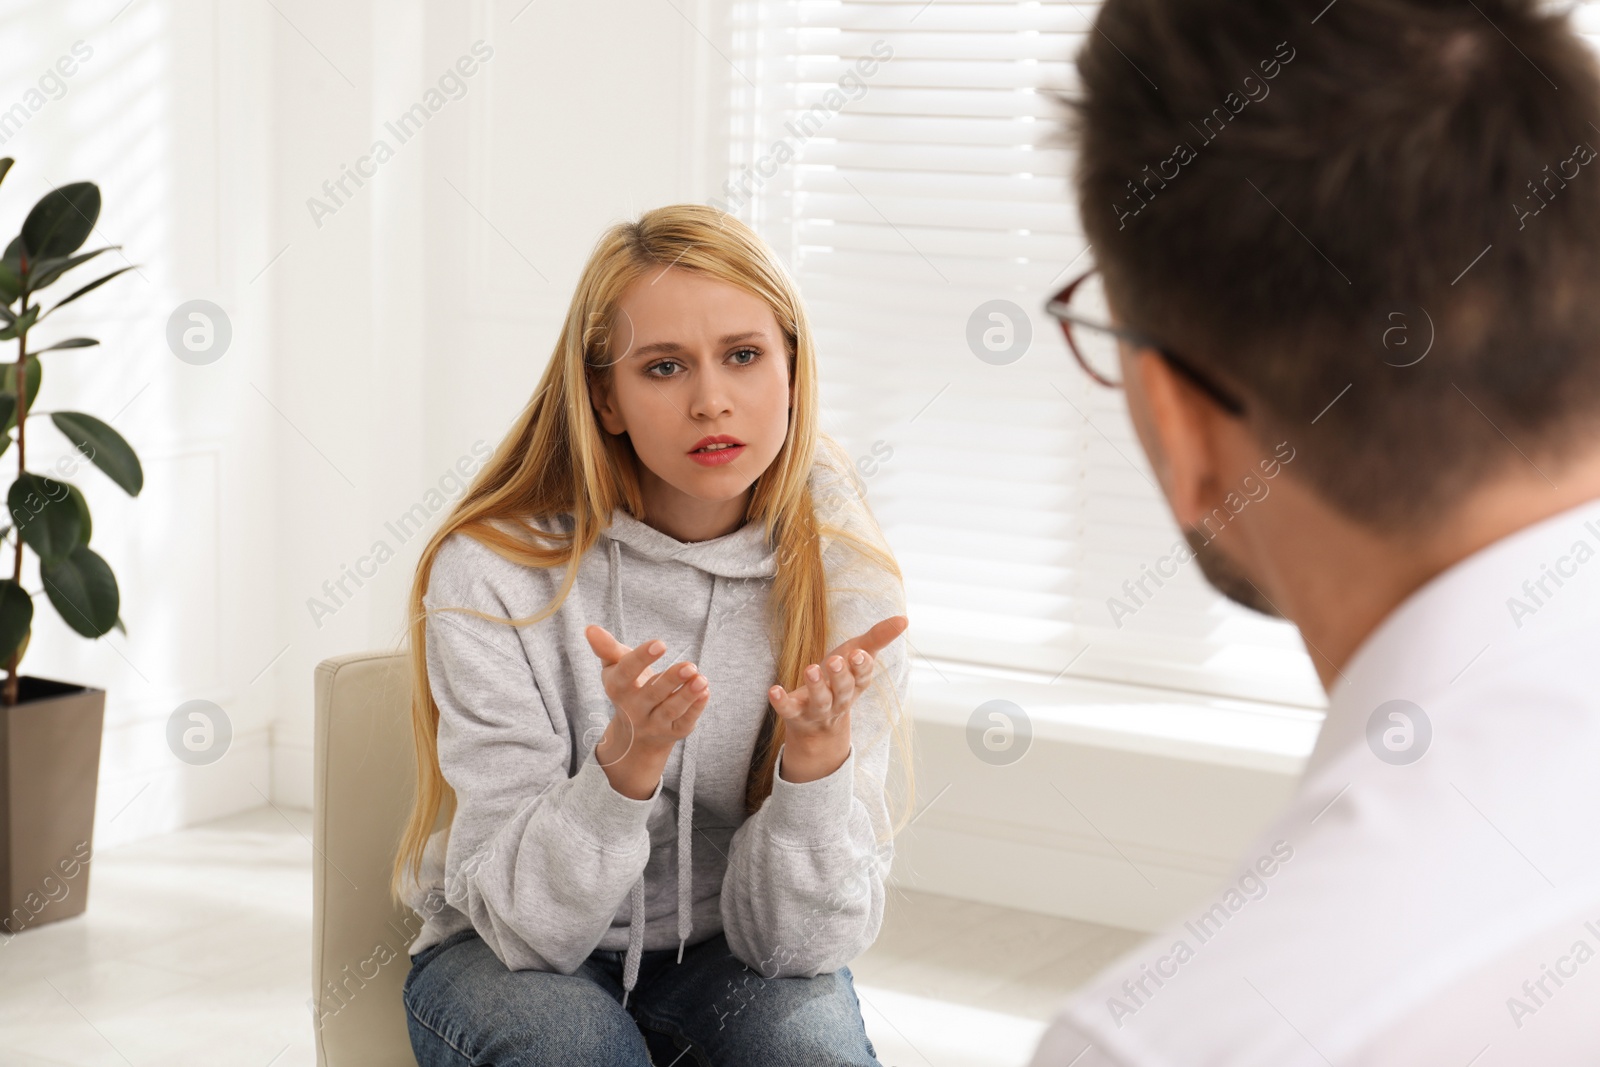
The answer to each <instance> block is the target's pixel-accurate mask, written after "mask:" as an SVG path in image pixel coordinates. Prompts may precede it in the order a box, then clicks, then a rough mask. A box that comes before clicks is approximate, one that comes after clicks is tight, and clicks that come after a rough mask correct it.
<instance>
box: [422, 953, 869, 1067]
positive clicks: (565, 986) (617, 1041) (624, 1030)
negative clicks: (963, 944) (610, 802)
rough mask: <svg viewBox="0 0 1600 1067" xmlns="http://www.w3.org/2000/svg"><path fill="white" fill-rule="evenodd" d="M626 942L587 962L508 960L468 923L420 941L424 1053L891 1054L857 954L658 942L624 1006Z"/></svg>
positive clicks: (562, 1061)
mask: <svg viewBox="0 0 1600 1067" xmlns="http://www.w3.org/2000/svg"><path fill="white" fill-rule="evenodd" d="M623 955H624V954H623V953H622V952H620V951H615V952H613V951H601V950H598V949H597V950H596V951H595V952H593V953H591V954H590V956H589V958H588V959H586V960H585V961H584V962H583V963H582V964H580V965H579V966H578V969H577V971H575V972H574V973H572V974H570V975H568V974H558V973H554V972H549V971H510V970H507V969H506V966H505V964H503V963H501V962H500V959H499V957H497V956H496V955H495V954H494V952H493V951H492V950H491V949H490V948H489V946H488V945H487V944H485V943H484V940H483V938H481V937H479V936H478V933H477V931H476V930H470V929H469V930H462V931H460V932H459V933H456V934H452V935H451V936H450V937H448V938H446V939H444V940H443V941H441V942H439V943H438V944H436V945H432V946H430V947H428V948H427V949H424V950H423V951H422V952H420V953H418V954H417V955H416V956H415V957H414V958H413V959H412V961H411V971H410V973H408V974H407V975H406V981H405V992H404V999H405V1005H406V1022H407V1025H408V1026H409V1027H410V1030H411V1047H412V1049H413V1050H414V1051H415V1052H416V1056H417V1063H418V1064H419V1065H420V1067H463V1065H467V1064H470V1065H472V1067H489V1065H491V1064H492V1065H494V1067H539V1065H545V1064H559V1065H561V1067H585V1065H591V1064H592V1065H596V1067H600V1065H604V1067H646V1065H648V1064H655V1065H657V1067H667V1065H669V1064H671V1065H675V1067H742V1065H745V1064H759V1065H761V1067H789V1065H791V1064H792V1065H795V1067H801V1065H804V1067H835V1065H838V1067H858V1065H859V1067H882V1065H881V1064H879V1063H878V1060H877V1052H876V1050H874V1049H873V1047H872V1042H871V1041H870V1040H869V1039H868V1038H867V1032H866V1027H865V1026H864V1025H863V1024H862V1021H861V1004H860V1001H858V1000H857V999H856V992H855V986H854V985H853V984H852V982H851V976H850V968H848V967H841V968H839V969H838V970H837V971H835V972H833V973H832V974H819V975H817V976H816V977H815V978H764V977H762V976H761V974H760V973H758V972H756V971H754V970H751V969H750V968H749V967H746V966H745V965H744V964H743V963H742V962H740V961H739V960H738V959H737V958H736V957H735V956H734V955H733V953H732V952H731V951H729V949H728V941H727V939H726V938H725V937H724V936H723V935H722V934H718V935H716V936H715V937H713V938H711V939H709V940H706V941H702V942H700V943H699V944H697V945H690V946H688V947H687V948H685V949H684V952H683V962H682V963H678V962H677V958H678V950H677V949H676V948H669V949H651V950H647V951H646V952H645V953H644V954H643V955H642V956H641V958H640V960H639V979H638V982H637V983H636V984H635V985H634V988H633V991H632V993H630V994H629V996H628V1007H627V1008H626V1009H624V1008H623V1007H622V1003H621V1002H622V963H623Z"/></svg>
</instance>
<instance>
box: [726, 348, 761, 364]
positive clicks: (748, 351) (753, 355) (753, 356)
mask: <svg viewBox="0 0 1600 1067" xmlns="http://www.w3.org/2000/svg"><path fill="white" fill-rule="evenodd" d="M729 354H730V355H734V356H741V355H748V356H749V357H750V358H749V359H747V360H744V361H743V362H741V363H740V364H739V366H741V367H748V366H749V365H750V364H752V363H754V362H755V361H756V360H758V359H760V358H761V351H760V349H755V348H740V349H736V350H734V351H733V352H731V353H729Z"/></svg>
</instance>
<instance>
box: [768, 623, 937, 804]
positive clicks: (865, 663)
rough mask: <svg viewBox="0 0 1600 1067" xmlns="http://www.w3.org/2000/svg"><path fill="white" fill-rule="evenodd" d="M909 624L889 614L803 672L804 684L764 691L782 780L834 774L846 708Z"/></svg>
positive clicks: (844, 739)
mask: <svg viewBox="0 0 1600 1067" xmlns="http://www.w3.org/2000/svg"><path fill="white" fill-rule="evenodd" d="M909 624H910V620H909V619H907V618H906V617H905V616H904V615H892V616H890V617H889V618H887V619H884V620H883V621H882V622H880V623H878V624H877V625H875V626H873V627H872V629H870V630H868V631H867V632H866V633H864V634H862V635H861V636H859V637H853V638H851V639H850V640H848V641H846V642H844V643H843V644H841V645H839V647H838V648H835V649H834V650H833V651H832V652H830V653H828V655H826V656H824V657H823V661H822V663H820V664H818V663H813V664H811V665H809V666H808V667H807V668H806V669H805V677H806V682H805V684H804V685H802V686H801V687H799V688H797V689H792V690H789V691H785V690H784V688H783V686H781V685H775V686H773V687H772V688H771V689H769V690H768V691H767V699H768V700H769V701H771V703H772V708H773V710H774V711H776V712H777V713H778V716H779V718H781V719H783V720H784V745H783V762H782V766H781V767H780V768H779V772H780V774H781V776H782V777H783V779H784V780H785V781H789V782H809V781H813V780H815V779H817V778H823V777H826V776H827V775H829V774H832V773H833V772H834V771H836V770H838V769H839V767H840V766H841V765H842V764H843V763H844V761H845V758H846V757H847V756H849V754H850V709H851V707H852V706H853V705H854V703H855V698H856V695H857V694H858V693H859V692H861V690H863V689H865V688H866V687H867V686H868V685H870V684H871V682H872V674H873V671H874V670H875V669H876V668H877V664H878V660H877V654H878V653H879V652H881V651H882V650H883V649H884V648H886V647H888V645H889V643H890V642H892V641H893V640H894V639H895V638H897V637H899V636H900V635H901V634H902V633H904V632H905V629H906V627H907V626H908V625H909Z"/></svg>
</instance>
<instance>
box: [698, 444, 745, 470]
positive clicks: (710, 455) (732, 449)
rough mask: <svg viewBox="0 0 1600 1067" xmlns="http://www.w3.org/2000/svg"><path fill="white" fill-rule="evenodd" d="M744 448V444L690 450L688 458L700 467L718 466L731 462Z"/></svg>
mask: <svg viewBox="0 0 1600 1067" xmlns="http://www.w3.org/2000/svg"><path fill="white" fill-rule="evenodd" d="M744 449H745V446H744V445H729V446H727V447H726V448H714V449H712V450H711V451H710V452H690V453H689V458H690V459H692V460H694V461H695V462H696V463H698V464H700V466H702V467H720V466H722V465H723V464H724V463H732V462H733V461H734V460H735V459H736V458H738V456H739V454H740V453H741V452H743V451H744Z"/></svg>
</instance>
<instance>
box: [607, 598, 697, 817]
mask: <svg viewBox="0 0 1600 1067" xmlns="http://www.w3.org/2000/svg"><path fill="white" fill-rule="evenodd" d="M583 635H584V637H586V638H587V639H588V641H589V647H590V648H592V649H593V650H594V654H595V655H596V656H597V657H599V659H600V663H601V665H602V666H601V670H600V680H601V684H602V686H603V687H604V689H605V693H606V696H607V697H608V698H609V699H610V701H611V705H612V707H614V708H615V709H616V712H615V714H613V715H612V717H611V722H610V723H609V724H607V726H606V729H605V733H604V734H603V735H602V736H601V738H600V741H599V743H598V744H596V745H595V759H596V760H597V761H598V762H599V764H600V766H601V767H602V768H604V769H605V772H606V776H607V777H608V778H609V779H610V780H611V786H612V788H614V789H615V790H616V791H617V792H619V793H621V794H623V795H624V796H628V797H632V798H633V799H635V800H646V799H648V798H649V797H650V794H652V793H654V792H655V789H656V784H657V783H658V782H660V780H661V772H662V770H663V769H664V768H665V767H666V765H667V758H668V757H669V756H670V755H671V754H672V746H673V745H675V744H677V743H678V742H679V741H681V740H682V739H683V738H685V737H688V736H689V735H690V734H691V733H693V732H694V728H695V725H696V724H697V723H698V722H699V721H700V713H701V712H702V711H704V710H705V707H706V703H707V701H708V700H709V699H710V696H711V686H710V683H709V682H708V681H707V680H706V677H705V675H703V674H701V673H700V672H699V671H698V670H696V669H695V666H694V664H692V663H675V664H673V665H672V666H671V667H669V668H667V669H666V670H664V671H661V672H659V673H653V672H651V671H650V670H649V667H650V664H652V663H654V662H655V661H656V659H657V658H659V657H660V656H661V655H662V653H664V652H665V651H666V649H667V646H666V645H665V644H663V643H662V642H660V641H654V640H652V641H646V642H645V643H644V644H642V645H639V646H638V647H636V648H629V647H628V646H627V645H625V644H623V643H622V642H621V641H618V640H617V639H616V638H615V637H613V636H612V635H611V634H610V633H609V632H608V631H607V630H606V629H605V627H603V626H593V625H591V626H587V627H585V628H584V631H583Z"/></svg>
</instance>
